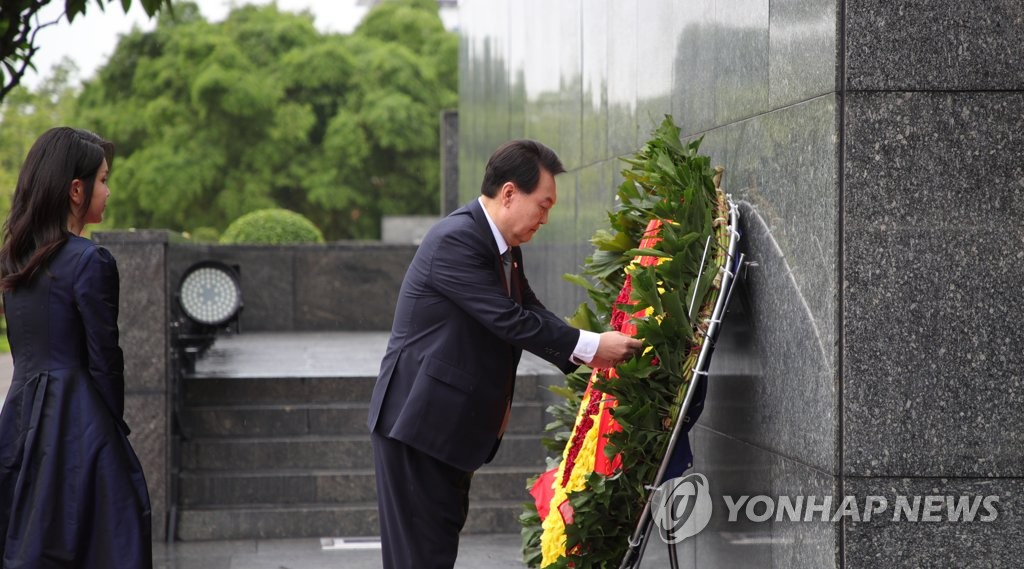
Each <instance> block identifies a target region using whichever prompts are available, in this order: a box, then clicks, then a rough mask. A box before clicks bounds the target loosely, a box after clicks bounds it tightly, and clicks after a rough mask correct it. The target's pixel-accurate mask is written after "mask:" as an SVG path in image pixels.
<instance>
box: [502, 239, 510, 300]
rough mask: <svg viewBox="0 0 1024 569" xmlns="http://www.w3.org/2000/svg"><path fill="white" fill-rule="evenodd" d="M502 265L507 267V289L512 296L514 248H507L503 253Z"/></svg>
mask: <svg viewBox="0 0 1024 569" xmlns="http://www.w3.org/2000/svg"><path fill="white" fill-rule="evenodd" d="M501 265H502V267H503V268H504V269H505V290H507V291H508V295H509V296H512V248H511V247H509V248H508V249H505V252H504V253H502V254H501Z"/></svg>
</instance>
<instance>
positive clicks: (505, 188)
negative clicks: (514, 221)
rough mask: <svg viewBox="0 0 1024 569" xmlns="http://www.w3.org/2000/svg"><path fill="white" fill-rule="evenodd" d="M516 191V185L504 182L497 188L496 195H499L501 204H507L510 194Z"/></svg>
mask: <svg viewBox="0 0 1024 569" xmlns="http://www.w3.org/2000/svg"><path fill="white" fill-rule="evenodd" d="M515 193H516V185H515V184H514V183H512V182H505V183H504V184H502V185H501V189H500V190H498V195H499V196H501V204H502V205H508V203H509V201H510V200H511V199H512V196H513V195H514V194H515Z"/></svg>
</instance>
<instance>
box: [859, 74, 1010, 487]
mask: <svg viewBox="0 0 1024 569" xmlns="http://www.w3.org/2000/svg"><path fill="white" fill-rule="evenodd" d="M1022 111H1024V96H1022V95H1021V94H1020V93H904V94H897V93H854V94H851V95H850V96H849V98H848V103H847V116H848V125H849V126H848V129H847V136H846V145H847V152H846V154H847V162H846V178H847V184H846V193H847V196H848V197H847V198H846V200H845V201H846V215H845V224H844V232H845V239H844V241H845V257H846V259H845V261H846V263H845V265H846V273H845V282H844V300H843V322H844V336H845V342H846V344H847V345H849V346H856V349H855V350H849V351H848V353H847V354H846V356H845V358H844V369H843V377H844V385H845V387H844V433H843V444H844V459H845V461H846V464H845V470H846V472H847V473H848V474H851V475H867V476H895V477H900V476H915V477H916V476H982V477H985V476H1020V475H1021V472H1022V470H1021V467H1020V461H1019V460H1017V458H1018V454H1019V453H1016V452H1014V450H1013V449H1015V448H1019V446H1020V444H1021V442H1022V440H1024V439H1022V436H1021V434H1020V433H1021V432H1022V430H1024V413H1021V412H1020V408H1021V407H1020V405H1019V403H1020V402H1021V401H1022V399H1024V395H1022V394H1020V393H1018V392H1017V391H1015V390H1014V389H1012V388H1009V387H1008V386H1011V385H1015V384H1016V382H1017V381H1019V378H1020V370H1021V369H1024V357H1022V355H1021V352H1020V350H1016V349H1014V348H1013V346H1017V345H1019V344H1020V342H1021V340H1022V339H1024V336H1022V335H1021V332H1020V330H1019V326H1018V325H1017V323H1016V321H1017V320H1019V318H1014V314H1016V313H1015V311H1014V309H1013V308H1014V307H1016V306H1019V305H1020V303H1019V302H1018V299H1017V289H1018V288H1019V287H1018V281H1019V280H1020V279H1019V274H1020V271H1019V269H1018V265H1019V264H1020V261H1021V259H1022V257H1021V254H1020V253H1019V252H1014V251H1013V250H1010V251H1008V250H1007V249H1006V243H1008V242H1009V243H1012V242H1020V241H1021V240H1022V239H1024V231H1022V230H1021V228H1020V223H1019V220H1020V218H1021V216H1022V215H1024V199H1021V192H1019V191H1015V188H1018V187H1019V185H1020V184H1019V182H1020V179H1021V175H1022V174H1021V172H1022V171H1021V168H1020V166H1019V165H1018V164H1017V162H1014V161H1008V160H1007V159H1006V157H1007V156H1015V155H1019V154H1021V153H1022V152H1024V142H1022V141H1021V139H1020V137H1019V135H1018V133H1019V132H1020V130H1021V128H1022V127H1024V120H1022V119H1021V116H1022ZM938 141H941V143H940V142H938ZM993 394H995V395H993ZM953 432H955V433H958V435H957V436H954V437H951V436H949V433H953Z"/></svg>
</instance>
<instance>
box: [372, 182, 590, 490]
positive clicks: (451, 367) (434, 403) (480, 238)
mask: <svg viewBox="0 0 1024 569" xmlns="http://www.w3.org/2000/svg"><path fill="white" fill-rule="evenodd" d="M512 256H513V258H514V259H515V261H516V263H515V265H514V268H513V276H512V281H513V296H515V297H518V298H519V299H521V302H519V301H517V299H516V298H512V297H510V296H509V293H508V292H507V290H506V288H505V274H504V269H503V266H502V263H501V258H500V256H499V254H498V248H497V245H496V244H495V242H494V236H493V234H492V233H491V229H490V225H488V223H487V218H486V217H485V216H484V212H483V207H482V206H481V205H480V203H479V202H478V201H477V200H473V201H472V202H470V203H469V204H467V205H466V206H464V207H462V208H460V209H458V210H456V211H455V212H453V213H452V214H451V215H449V216H448V217H446V218H444V219H442V220H441V221H439V222H438V223H437V224H436V225H435V226H434V227H433V228H431V230H430V231H429V232H428V233H427V235H426V236H425V237H424V238H423V241H422V243H421V244H420V247H419V249H418V250H417V252H416V255H415V256H414V257H413V260H412V263H411V264H410V265H409V269H408V271H407V272H406V275H405V279H404V281H403V282H402V288H401V291H400V292H399V297H398V303H397V305H396V306H395V319H394V324H393V325H392V329H391V337H390V339H389V341H388V347H387V351H386V353H385V355H384V359H383V360H382V361H381V367H380V374H379V375H378V377H377V384H376V386H375V387H374V391H373V396H372V397H371V399H370V416H369V422H368V426H369V428H370V430H371V431H373V432H376V433H378V434H380V435H383V436H386V437H391V438H393V439H396V440H399V441H401V442H403V443H405V444H407V445H409V446H411V447H413V448H416V449H418V450H420V451H421V452H424V453H426V454H428V455H430V456H433V457H434V458H437V459H439V460H441V461H443V462H445V463H448V464H450V465H453V466H455V467H457V468H460V469H462V470H465V471H472V470H476V469H477V468H479V467H480V466H481V465H482V464H483V463H484V462H486V461H488V460H489V459H490V458H491V456H493V451H494V450H496V445H497V441H498V432H499V429H500V427H501V424H502V420H503V419H504V417H505V412H506V409H507V406H508V405H509V404H510V403H511V400H512V393H513V389H514V383H515V374H516V368H517V366H518V365H519V358H520V355H521V354H522V350H524V349H525V350H529V351H531V352H533V353H534V354H537V355H538V356H540V357H542V358H544V359H545V360H547V361H549V362H551V363H553V364H555V365H556V366H558V367H559V368H560V369H562V370H563V371H569V370H571V369H573V368H575V367H576V366H575V365H574V364H573V363H571V362H570V357H571V356H572V352H573V350H574V349H575V347H576V343H577V341H578V340H579V330H577V329H575V328H573V327H572V326H569V325H568V324H566V323H565V322H564V321H562V319H560V318H558V317H557V316H556V315H554V314H552V313H551V312H550V311H548V310H547V309H546V308H544V305H543V304H541V302H540V300H538V299H537V297H536V295H534V293H533V291H532V290H531V289H530V285H529V282H528V281H527V280H526V275H525V273H524V272H523V259H522V252H521V251H520V250H519V248H518V247H513V248H512Z"/></svg>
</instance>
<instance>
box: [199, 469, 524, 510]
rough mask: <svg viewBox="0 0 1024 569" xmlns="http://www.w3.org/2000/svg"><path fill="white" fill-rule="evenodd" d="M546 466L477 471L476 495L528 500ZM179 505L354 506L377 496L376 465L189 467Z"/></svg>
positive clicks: (476, 499)
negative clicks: (257, 469)
mask: <svg viewBox="0 0 1024 569" xmlns="http://www.w3.org/2000/svg"><path fill="white" fill-rule="evenodd" d="M542 468H543V467H541V466H536V467H492V466H484V467H483V468H481V469H480V470H478V471H477V472H476V473H475V474H474V475H473V485H472V491H471V499H472V500H473V501H478V500H485V501H486V500H519V501H526V500H529V493H528V492H527V489H526V480H527V479H528V478H530V477H532V476H535V475H537V474H539V473H540V471H541V469H542ZM180 481H181V487H180V495H179V496H180V503H181V505H182V506H184V507H186V508H189V507H212V506H246V505H269V504H279V505H290V504H303V503H305V504H314V503H315V504H320V505H325V506H326V505H332V504H350V503H359V502H372V501H374V500H376V499H377V490H376V482H375V476H374V471H373V469H361V470H276V471H263V472H250V471H190V472H185V473H182V475H181V478H180Z"/></svg>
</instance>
